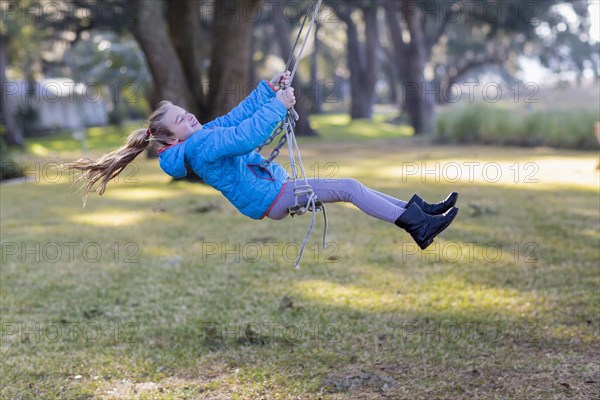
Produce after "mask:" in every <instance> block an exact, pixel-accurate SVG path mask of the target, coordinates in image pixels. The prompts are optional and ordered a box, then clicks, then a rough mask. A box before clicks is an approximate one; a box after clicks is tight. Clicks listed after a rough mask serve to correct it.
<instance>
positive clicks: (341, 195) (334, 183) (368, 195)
mask: <svg viewBox="0 0 600 400" xmlns="http://www.w3.org/2000/svg"><path fill="white" fill-rule="evenodd" d="M307 180H308V184H309V185H310V186H311V187H312V188H313V190H314V192H315V194H316V195H317V198H318V199H319V200H321V201H322V202H324V203H336V202H339V201H344V202H348V203H352V204H354V205H355V206H356V207H358V208H359V209H360V210H361V211H362V212H364V213H365V214H368V215H370V216H372V217H375V218H378V219H382V220H384V221H387V222H392V223H393V222H395V221H396V220H397V219H398V217H399V216H400V215H402V213H403V212H404V210H405V207H406V202H405V201H402V200H398V199H396V198H394V197H392V196H388V195H387V194H384V193H380V192H377V191H375V190H373V189H369V188H368V187H366V186H365V185H363V184H362V183H360V182H359V181H357V180H356V179H307ZM301 200H302V198H301ZM304 200H305V199H304ZM293 205H294V184H293V182H288V183H287V185H286V186H285V188H284V189H283V192H282V193H281V195H280V196H279V199H278V200H277V202H276V203H275V204H274V205H273V208H272V209H271V211H269V213H268V214H267V217H269V218H271V219H276V220H279V219H283V218H285V217H286V216H287V215H288V213H289V212H288V208H289V207H291V206H293Z"/></svg>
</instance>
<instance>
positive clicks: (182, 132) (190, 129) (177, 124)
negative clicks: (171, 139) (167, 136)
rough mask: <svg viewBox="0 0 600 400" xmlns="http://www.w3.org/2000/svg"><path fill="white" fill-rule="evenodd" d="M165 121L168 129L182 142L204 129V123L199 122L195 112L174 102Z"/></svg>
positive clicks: (166, 114) (169, 107)
mask: <svg viewBox="0 0 600 400" xmlns="http://www.w3.org/2000/svg"><path fill="white" fill-rule="evenodd" d="M163 121H164V124H165V126H166V127H167V129H168V130H169V131H170V132H172V133H173V134H174V135H175V137H176V138H177V139H178V140H179V141H180V142H182V141H184V140H185V139H187V138H189V137H190V136H192V133H194V132H196V131H199V130H201V129H202V124H201V123H200V122H198V120H197V119H196V117H195V116H194V115H193V114H190V113H188V112H187V111H186V110H184V109H183V108H181V107H178V106H176V105H173V104H171V105H169V106H168V109H167V112H166V113H165V116H164V120H163Z"/></svg>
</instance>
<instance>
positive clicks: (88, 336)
mask: <svg viewBox="0 0 600 400" xmlns="http://www.w3.org/2000/svg"><path fill="white" fill-rule="evenodd" d="M138 331H139V326H138V324H137V322H109V323H105V322H103V323H100V322H68V321H34V322H17V321H3V322H0V342H1V343H2V344H8V343H14V342H17V343H30V344H40V343H59V342H62V343H68V342H80V341H83V342H86V343H95V342H101V341H102V342H104V341H109V342H115V343H136V342H139V340H140V338H139V337H138Z"/></svg>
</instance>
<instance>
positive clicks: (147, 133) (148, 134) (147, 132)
mask: <svg viewBox="0 0 600 400" xmlns="http://www.w3.org/2000/svg"><path fill="white" fill-rule="evenodd" d="M146 136H150V128H148V130H147V131H146Z"/></svg>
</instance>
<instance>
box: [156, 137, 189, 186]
mask: <svg viewBox="0 0 600 400" xmlns="http://www.w3.org/2000/svg"><path fill="white" fill-rule="evenodd" d="M185 144H186V142H185V141H184V142H182V143H179V144H178V145H176V146H172V147H169V148H167V149H165V150H164V151H162V152H161V153H160V154H159V155H158V157H159V164H160V168H161V169H162V170H163V171H164V172H165V173H166V174H168V175H170V176H172V177H173V178H183V177H184V176H186V175H187V169H186V168H185V160H184V152H185Z"/></svg>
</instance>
